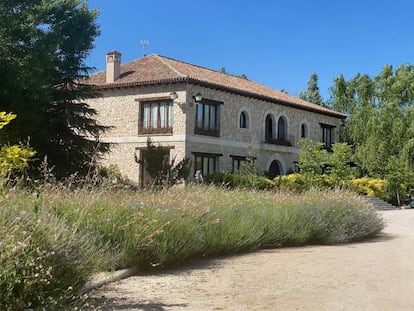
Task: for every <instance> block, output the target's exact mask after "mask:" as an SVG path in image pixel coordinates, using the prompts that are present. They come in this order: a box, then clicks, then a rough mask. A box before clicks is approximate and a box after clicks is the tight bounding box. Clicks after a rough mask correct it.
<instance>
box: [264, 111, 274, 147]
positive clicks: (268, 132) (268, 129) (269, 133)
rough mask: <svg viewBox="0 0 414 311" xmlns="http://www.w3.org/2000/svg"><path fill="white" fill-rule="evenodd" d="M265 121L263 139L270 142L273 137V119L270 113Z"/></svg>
mask: <svg viewBox="0 0 414 311" xmlns="http://www.w3.org/2000/svg"><path fill="white" fill-rule="evenodd" d="M265 122H266V124H265V141H266V142H270V141H271V140H272V139H273V119H272V116H271V115H270V114H268V115H267V116H266V121H265Z"/></svg>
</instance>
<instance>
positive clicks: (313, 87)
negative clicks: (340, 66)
mask: <svg viewBox="0 0 414 311" xmlns="http://www.w3.org/2000/svg"><path fill="white" fill-rule="evenodd" d="M299 97H300V98H301V99H303V100H306V101H308V102H311V103H314V104H317V105H320V106H325V104H324V102H323V99H322V96H321V94H320V93H319V87H318V75H317V74H316V73H312V74H311V76H310V78H309V81H308V88H307V90H306V91H305V92H302V93H300V94H299Z"/></svg>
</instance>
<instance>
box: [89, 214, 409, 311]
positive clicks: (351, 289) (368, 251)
mask: <svg viewBox="0 0 414 311" xmlns="http://www.w3.org/2000/svg"><path fill="white" fill-rule="evenodd" d="M381 213H382V214H383V217H384V219H385V220H386V222H387V227H386V229H385V230H384V233H383V234H381V236H379V237H378V238H376V239H375V240H372V241H369V242H364V243H356V244H346V245H340V246H310V247H303V248H302V247H301V248H283V249H275V250H264V251H260V252H255V253H249V254H244V255H240V256H233V257H226V258H219V259H214V260H202V261H198V262H196V263H193V264H192V265H187V266H186V267H183V268H181V269H175V270H169V271H163V272H161V273H156V274H151V275H136V276H133V277H130V278H127V279H124V280H121V281H118V282H115V283H112V284H109V285H106V286H104V287H102V288H101V289H99V290H98V291H95V292H93V293H92V294H93V296H94V297H95V298H94V300H93V301H92V303H93V304H95V306H96V305H97V304H99V305H100V306H101V307H100V308H102V309H103V310H157V311H158V310H159V311H161V310H284V311H290V310H329V311H333V310H365V311H369V310H372V311H374V310H375V311H381V310H384V311H385V310H386V311H389V310H393V311H398V310H404V311H407V310H414V209H412V210H388V211H383V212H381ZM85 310H86V309H85Z"/></svg>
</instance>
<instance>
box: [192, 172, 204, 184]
mask: <svg viewBox="0 0 414 311" xmlns="http://www.w3.org/2000/svg"><path fill="white" fill-rule="evenodd" d="M194 179H195V182H196V184H197V185H200V184H202V183H203V182H204V178H203V173H201V170H196V172H195V174H194Z"/></svg>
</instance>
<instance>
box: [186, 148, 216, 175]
mask: <svg viewBox="0 0 414 311" xmlns="http://www.w3.org/2000/svg"><path fill="white" fill-rule="evenodd" d="M193 156H194V173H195V172H196V171H197V170H201V173H202V174H203V176H204V177H205V176H207V175H208V174H210V173H214V172H217V171H218V164H219V163H218V159H219V158H220V157H221V156H223V155H222V154H217V153H202V152H193ZM198 159H200V163H201V167H200V165H199V161H197V160H198ZM206 164H207V165H206ZM211 166H212V167H211Z"/></svg>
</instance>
